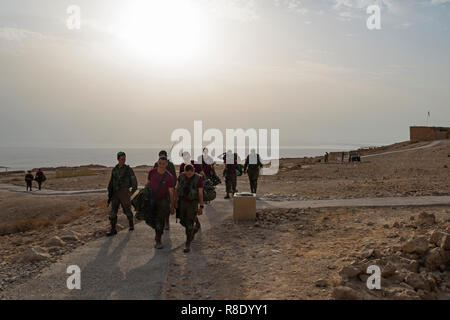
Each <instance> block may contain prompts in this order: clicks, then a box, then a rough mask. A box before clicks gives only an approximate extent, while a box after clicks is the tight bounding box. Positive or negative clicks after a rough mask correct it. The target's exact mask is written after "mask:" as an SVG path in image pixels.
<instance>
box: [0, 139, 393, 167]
mask: <svg viewBox="0 0 450 320" xmlns="http://www.w3.org/2000/svg"><path fill="white" fill-rule="evenodd" d="M321 147H325V148H321ZM345 147H347V148H346V149H344V148H345ZM383 147H386V146H377V147H375V146H374V147H359V146H351V145H347V146H344V145H335V146H317V147H307V146H305V147H298V148H296V147H291V146H287V147H281V148H280V157H279V159H280V160H281V159H297V158H298V159H302V158H318V157H321V156H323V155H324V154H325V152H329V153H330V154H333V153H336V152H339V153H340V152H348V151H350V150H358V149H361V148H383ZM1 149H3V150H2V151H4V152H2V157H1V158H0V167H8V172H12V171H26V170H35V169H37V168H42V169H43V170H56V169H64V168H82V167H88V168H96V169H101V168H111V167H113V166H114V165H115V152H116V150H117V149H116V148H114V149H113V148H98V149H95V148H48V149H39V148H22V147H12V148H10V147H0V150H1ZM160 149H161V148H154V147H153V148H125V150H124V151H125V152H127V155H128V157H127V158H128V159H127V160H128V164H129V165H131V166H132V167H133V168H136V167H150V166H153V163H154V162H155V161H156V160H157V153H158V152H159V150H160ZM88 157H89V158H90V160H87V158H88ZM49 159H54V160H49ZM266 159H267V160H270V157H269V158H266ZM5 171H6V169H5V168H3V169H0V172H5Z"/></svg>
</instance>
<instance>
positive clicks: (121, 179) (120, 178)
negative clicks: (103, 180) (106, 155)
mask: <svg viewBox="0 0 450 320" xmlns="http://www.w3.org/2000/svg"><path fill="white" fill-rule="evenodd" d="M126 159H127V156H126V154H125V152H119V153H117V161H118V164H117V165H116V166H115V167H114V169H113V170H112V172H111V179H110V180H109V184H108V205H109V203H112V204H111V212H110V215H109V221H110V223H111V231H110V232H108V233H107V234H106V235H107V236H108V237H111V236H114V235H116V234H117V229H116V225H117V213H118V212H119V206H122V210H123V212H124V213H125V215H126V216H127V218H128V222H129V227H130V228H129V231H133V230H134V220H133V219H134V217H133V212H132V211H131V196H132V195H133V194H134V193H135V192H136V190H137V188H138V184H137V179H136V176H135V174H134V171H133V169H131V167H130V166H128V165H126V164H125V162H126ZM130 189H131V192H130Z"/></svg>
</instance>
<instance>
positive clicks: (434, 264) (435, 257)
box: [425, 247, 445, 270]
mask: <svg viewBox="0 0 450 320" xmlns="http://www.w3.org/2000/svg"><path fill="white" fill-rule="evenodd" d="M443 251H444V250H443V249H442V248H439V247H438V248H433V249H431V250H430V252H428V254H427V255H426V257H425V266H426V267H427V268H429V269H430V270H436V269H439V266H440V265H441V264H445V252H443Z"/></svg>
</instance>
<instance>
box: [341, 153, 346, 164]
mask: <svg viewBox="0 0 450 320" xmlns="http://www.w3.org/2000/svg"><path fill="white" fill-rule="evenodd" d="M344 157H345V152H342V154H341V163H344Z"/></svg>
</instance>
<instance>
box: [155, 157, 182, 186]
mask: <svg viewBox="0 0 450 320" xmlns="http://www.w3.org/2000/svg"><path fill="white" fill-rule="evenodd" d="M153 168H158V162H155V165H154V166H153ZM166 170H167V171H169V172H170V173H171V174H172V176H173V179H174V181H175V183H177V170H175V165H174V164H173V163H172V161H169V163H168V164H167V168H166Z"/></svg>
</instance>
